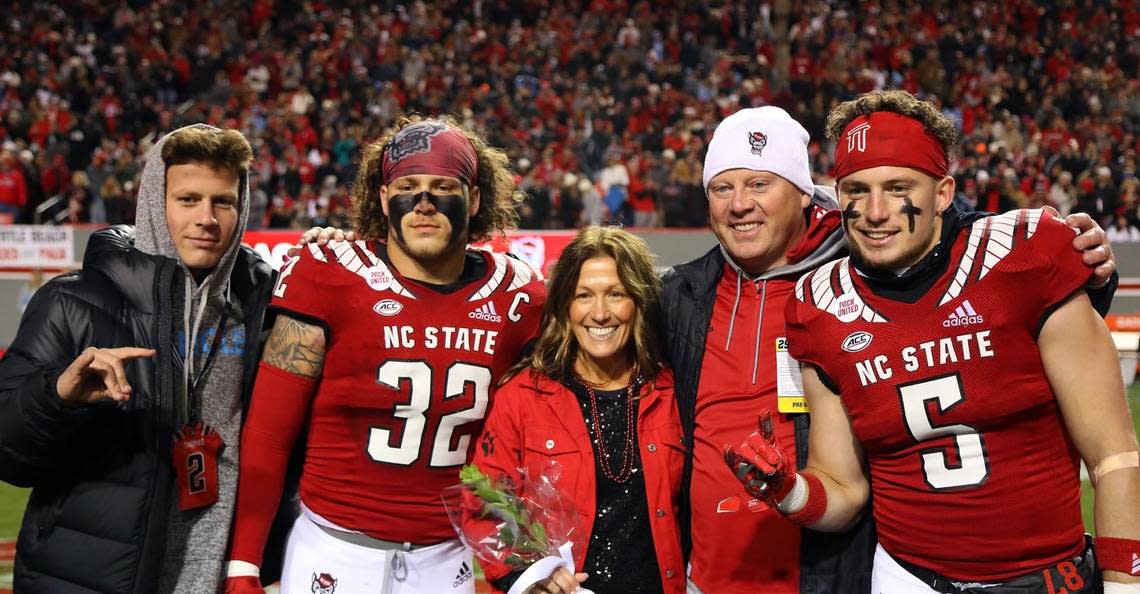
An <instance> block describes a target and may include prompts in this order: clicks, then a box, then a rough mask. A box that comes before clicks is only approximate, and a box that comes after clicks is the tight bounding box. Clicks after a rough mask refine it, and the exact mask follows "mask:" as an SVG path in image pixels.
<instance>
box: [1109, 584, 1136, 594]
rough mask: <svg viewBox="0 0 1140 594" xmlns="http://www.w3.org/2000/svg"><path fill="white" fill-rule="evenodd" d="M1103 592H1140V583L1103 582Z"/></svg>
mask: <svg viewBox="0 0 1140 594" xmlns="http://www.w3.org/2000/svg"><path fill="white" fill-rule="evenodd" d="M1104 594H1140V583H1138V584H1122V583H1120V582H1105V583H1104Z"/></svg>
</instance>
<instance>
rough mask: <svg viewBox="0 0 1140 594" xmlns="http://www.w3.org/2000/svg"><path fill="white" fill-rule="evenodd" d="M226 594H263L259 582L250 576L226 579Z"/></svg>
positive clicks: (263, 590) (263, 589)
mask: <svg viewBox="0 0 1140 594" xmlns="http://www.w3.org/2000/svg"><path fill="white" fill-rule="evenodd" d="M226 594H265V588H262V587H261V580H259V579H257V578H255V577H253V576H252V575H243V576H239V577H228V578H226Z"/></svg>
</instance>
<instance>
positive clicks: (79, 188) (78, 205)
mask: <svg viewBox="0 0 1140 594" xmlns="http://www.w3.org/2000/svg"><path fill="white" fill-rule="evenodd" d="M90 185H91V184H90V183H89V182H88V180H87V174H86V173H84V172H82V171H76V172H75V173H72V174H71V182H70V183H68V185H67V193H66V196H67V222H68V223H82V222H85V221H89V220H91V219H90V217H89V216H88V214H89V213H88V211H89V209H90V208H91V188H90Z"/></svg>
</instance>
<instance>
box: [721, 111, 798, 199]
mask: <svg viewBox="0 0 1140 594" xmlns="http://www.w3.org/2000/svg"><path fill="white" fill-rule="evenodd" d="M807 145H808V133H807V130H805V129H804V127H803V126H802V125H800V123H799V122H797V121H795V120H793V119H792V116H790V115H788V112H786V111H784V110H782V109H780V108H779V107H774V106H771V105H765V106H764V107H751V108H748V109H742V110H740V111H738V112H736V113H734V114H732V115H730V116H728V117H727V118H724V121H722V122H721V123H720V125H719V126H717V127H716V131H715V132H713V137H712V140H711V141H709V149H708V152H706V153H705V175H704V178H705V179H704V182H705V189H706V190H707V189H708V187H709V180H711V179H712V178H714V177H716V175H717V174H719V173H720V172H722V171H728V170H729V169H751V170H753V171H771V172H772V173H775V174H776V175H779V176H780V177H782V178H784V179H786V180H788V181H789V182H792V185H794V186H795V187H797V188H799V189H800V191H802V192H803V193H805V194H809V195H810V194H812V193H813V192H814V191H815V184H814V183H813V182H812V181H811V167H810V166H809V165H808V153H807Z"/></svg>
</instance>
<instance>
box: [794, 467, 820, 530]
mask: <svg viewBox="0 0 1140 594" xmlns="http://www.w3.org/2000/svg"><path fill="white" fill-rule="evenodd" d="M797 476H798V477H800V478H802V479H803V482H804V483H805V485H804V486H805V487H807V503H805V504H804V507H803V509H801V510H800V511H797V512H794V513H790V514H786V515H785V516H784V517H785V518H787V519H789V520H791V521H792V522H795V523H796V524H799V525H800V526H811V525H812V524H815V523H816V522H818V521H819V520H820V518H823V514H824V512H826V511H827V491H826V490H824V488H823V483H822V482H820V480H819V479H818V478H817V477H816V476H815V475H812V474H806V473H800V474H798V475H797ZM797 486H798V485H797Z"/></svg>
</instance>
